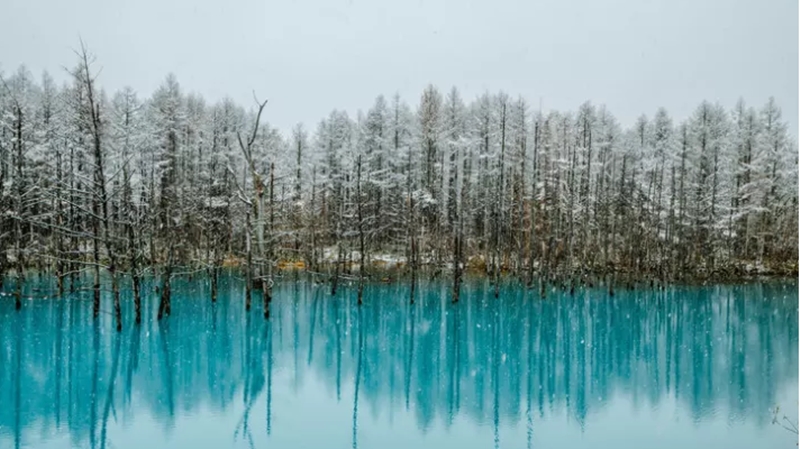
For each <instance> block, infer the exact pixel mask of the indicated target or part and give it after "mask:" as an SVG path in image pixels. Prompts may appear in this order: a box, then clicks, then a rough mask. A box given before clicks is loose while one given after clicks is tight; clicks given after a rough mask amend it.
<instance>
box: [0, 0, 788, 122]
mask: <svg viewBox="0 0 800 449" xmlns="http://www.w3.org/2000/svg"><path fill="white" fill-rule="evenodd" d="M79 38H82V39H83V40H84V41H85V42H86V44H87V45H88V47H89V49H90V51H91V52H92V53H94V54H95V56H96V58H97V67H98V68H100V69H102V70H101V72H100V75H99V82H100V84H101V85H102V86H103V87H104V88H105V89H106V90H107V91H115V90H117V89H120V88H122V87H124V86H131V87H133V88H134V89H135V90H136V91H137V92H139V94H140V95H141V96H149V95H150V94H151V93H152V92H153V91H154V90H155V89H156V88H157V87H158V86H159V85H160V84H161V83H162V82H163V81H164V79H165V77H166V75H167V74H168V73H169V72H173V73H174V74H175V75H176V76H177V78H178V81H179V82H180V84H181V86H182V88H183V90H184V92H197V93H199V94H202V95H203V96H204V97H205V98H206V100H207V101H209V102H212V101H216V100H219V99H221V98H224V97H225V96H229V97H231V98H233V99H234V100H235V101H237V102H238V103H239V104H242V105H244V106H246V107H254V103H253V97H252V92H253V91H255V92H256V93H257V94H258V96H259V97H261V98H268V99H269V104H268V106H267V108H266V110H265V111H264V117H265V118H266V119H267V120H268V121H269V122H270V123H271V124H272V125H274V126H277V127H278V128H279V129H281V130H283V131H284V132H288V131H289V130H290V129H291V127H292V126H293V125H294V124H295V123H298V122H303V123H305V124H306V127H307V128H311V129H314V128H315V127H316V124H317V123H318V121H319V120H320V119H322V118H323V117H325V116H327V115H328V114H329V113H330V111H332V110H333V109H344V110H346V111H347V112H348V113H350V114H351V116H355V114H356V112H357V111H358V110H359V109H361V110H364V111H366V110H367V109H368V108H369V107H370V106H371V105H372V104H373V102H374V100H375V97H376V96H377V95H379V94H384V95H386V96H387V97H390V96H392V95H393V94H394V93H399V94H400V95H401V97H403V99H404V100H406V101H407V102H408V103H409V104H411V105H412V106H416V105H417V104H418V102H419V98H420V95H421V93H422V89H423V88H424V87H425V86H426V85H427V84H429V83H432V84H434V85H436V86H438V87H439V89H440V90H441V91H442V92H443V93H444V92H447V91H448V90H449V89H450V88H451V87H452V86H455V87H457V88H458V89H459V90H460V92H461V94H462V96H463V97H464V98H465V99H467V100H471V99H474V98H475V97H477V96H478V95H480V94H482V93H484V92H486V91H490V92H498V91H500V90H503V91H505V92H507V93H509V94H510V95H512V96H517V95H521V96H522V97H524V98H526V99H527V100H528V102H529V104H531V105H532V107H533V108H534V109H536V108H538V107H539V104H541V106H542V108H543V110H545V111H547V110H550V109H558V110H573V111H574V110H577V108H578V106H579V105H580V104H581V103H583V102H584V101H586V100H590V101H592V102H593V103H595V104H598V105H599V104H605V105H606V106H607V107H608V108H609V110H610V111H611V112H612V113H614V114H615V115H616V117H617V118H618V119H619V121H620V122H621V123H622V124H623V125H625V126H629V125H632V124H633V123H634V121H635V119H636V118H637V117H638V116H639V115H641V114H643V113H644V114H647V115H648V116H649V117H652V116H653V115H654V114H655V111H656V110H657V108H659V107H662V106H663V107H665V108H667V110H668V111H669V112H670V114H671V115H672V116H673V118H675V119H676V121H678V120H682V119H684V118H686V117H688V116H689V115H690V114H691V113H692V112H693V110H694V109H695V108H696V107H697V105H698V104H699V103H700V101H702V100H703V99H706V100H709V101H712V102H717V101H718V102H720V104H722V105H723V106H725V107H726V108H732V107H733V106H734V105H735V103H736V101H737V99H739V98H740V97H741V98H743V99H744V100H745V101H746V102H747V103H748V104H750V105H754V106H757V107H761V106H762V105H763V104H764V103H766V101H767V99H768V98H769V97H770V96H774V97H775V99H776V100H777V102H778V104H779V105H780V106H781V108H782V109H783V113H784V118H785V119H786V120H787V122H788V123H789V130H790V132H791V133H792V135H794V136H797V135H798V1H797V0H768V1H763V0H668V1H667V0H608V1H597V0H574V1H566V0H483V1H475V0H387V1H378V0H372V1H366V0H284V1H274V0H227V1H222V0H218V1H211V0H172V1H169V0H138V1H121V0H69V1H67V0H2V4H1V5H0V69H2V70H3V71H5V72H6V73H8V72H10V71H13V70H16V68H17V67H18V66H19V65H20V64H25V65H26V66H27V67H28V69H29V70H31V71H32V72H33V73H34V74H36V75H37V76H38V75H39V74H40V73H41V72H42V71H43V70H48V71H49V72H50V73H51V75H53V76H54V77H55V78H56V80H65V79H66V78H67V74H66V72H65V70H64V67H69V66H73V65H74V64H75V62H76V58H75V55H74V53H73V50H74V49H76V48H78V47H79Z"/></svg>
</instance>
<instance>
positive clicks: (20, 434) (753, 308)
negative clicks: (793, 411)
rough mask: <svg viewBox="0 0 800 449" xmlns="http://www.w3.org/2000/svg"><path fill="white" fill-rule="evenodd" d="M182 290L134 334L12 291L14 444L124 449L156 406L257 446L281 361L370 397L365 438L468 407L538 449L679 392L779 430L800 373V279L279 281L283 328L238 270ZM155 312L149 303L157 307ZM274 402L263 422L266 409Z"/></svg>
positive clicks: (3, 314)
mask: <svg viewBox="0 0 800 449" xmlns="http://www.w3.org/2000/svg"><path fill="white" fill-rule="evenodd" d="M174 289H175V292H174V294H175V298H174V300H173V301H174V302H173V306H174V307H173V314H172V316H170V317H169V319H166V320H163V321H162V322H161V323H158V322H156V320H144V322H143V324H142V325H141V326H132V325H131V326H128V327H126V328H125V329H124V330H123V332H122V333H119V334H118V333H116V332H112V331H111V330H113V329H112V325H113V323H112V317H111V316H110V315H109V314H101V317H100V320H99V321H97V322H94V321H93V320H92V319H91V310H90V309H91V305H90V303H91V301H87V300H86V298H82V297H81V296H79V294H76V295H75V296H71V297H70V298H68V299H65V300H52V301H39V302H31V304H30V306H26V307H25V308H23V310H22V311H21V312H15V311H14V310H13V304H11V305H10V304H9V303H8V301H4V302H2V303H0V404H10V405H11V406H10V407H8V406H3V407H0V443H3V444H2V445H3V446H4V445H5V442H13V447H17V448H18V447H21V446H24V442H25V441H26V439H28V438H39V437H47V436H48V435H55V434H58V433H65V432H66V433H68V435H69V436H70V439H71V441H72V442H73V444H75V445H78V446H84V445H87V443H88V446H90V447H92V448H94V447H97V446H98V443H99V446H100V447H101V448H106V447H113V442H111V441H109V440H108V432H107V431H108V428H109V426H110V422H114V423H121V424H122V425H126V424H125V423H129V422H131V421H132V420H134V419H136V417H137V416H139V415H140V414H143V413H147V414H149V415H151V416H153V417H155V418H156V419H157V420H158V422H160V423H161V425H162V426H163V431H164V433H165V434H169V433H170V432H171V431H172V428H173V426H175V423H176V418H177V417H179V416H182V415H186V414H190V413H193V412H194V411H196V410H198V409H199V408H200V407H205V408H210V409H211V410H214V411H215V412H216V413H219V414H225V413H226V412H227V413H234V412H235V413H236V414H237V416H239V418H238V422H237V425H236V427H235V428H234V429H232V434H233V436H234V438H235V439H242V440H244V441H247V442H248V445H251V444H252V439H253V434H254V433H261V432H266V433H267V435H269V434H271V433H272V425H273V422H272V421H273V417H274V416H278V415H280V414H281V408H282V407H281V406H282V405H284V403H283V402H282V401H283V396H281V400H278V401H276V399H275V398H274V397H273V382H274V381H275V379H274V375H275V374H274V373H275V372H276V370H277V371H280V372H288V373H291V376H292V377H290V379H291V385H292V386H293V388H292V390H293V391H292V394H298V392H299V391H301V390H302V389H303V388H304V387H303V386H304V378H305V377H306V376H308V375H309V374H313V375H314V377H315V378H316V379H319V380H321V381H322V382H324V384H325V386H326V388H328V389H329V391H330V392H332V393H331V394H332V395H333V397H334V398H335V400H336V401H344V400H346V399H347V400H352V411H353V417H352V425H353V428H352V444H353V447H356V446H357V443H358V436H359V432H358V428H359V423H360V421H359V416H358V415H359V412H361V413H362V414H363V413H364V411H365V410H367V411H368V412H369V413H370V414H371V415H373V417H376V419H388V420H390V421H391V420H392V419H393V417H394V416H395V415H396V414H397V413H406V412H405V411H408V412H410V413H413V415H414V416H415V420H416V424H417V426H418V428H419V429H420V431H422V432H424V431H425V430H426V429H428V428H430V426H431V425H433V424H434V423H435V422H437V421H438V422H439V423H440V424H442V425H444V426H445V427H450V426H452V425H454V421H455V420H456V419H457V418H459V417H466V418H468V419H471V420H474V421H476V422H480V423H491V425H492V426H493V432H494V442H495V445H496V446H499V444H500V441H501V439H502V435H501V423H502V424H503V425H523V426H525V431H526V440H527V441H526V442H527V445H528V447H531V445H532V441H533V438H534V431H535V425H536V421H537V420H540V419H545V418H547V417H548V416H550V415H552V414H557V413H563V412H566V414H567V415H568V416H569V417H570V420H571V421H572V422H573V423H574V424H575V426H577V427H576V428H583V427H584V426H586V423H587V417H589V415H590V414H592V413H599V412H602V410H603V409H604V407H605V406H606V405H607V404H608V403H609V401H610V400H611V399H612V398H614V397H615V396H618V395H624V396H626V397H630V398H631V400H632V401H633V404H634V407H638V406H644V405H649V406H657V405H658V404H659V403H660V402H661V401H664V400H666V399H670V400H674V401H675V402H677V403H678V405H679V407H680V408H681V410H682V411H683V412H685V413H686V414H687V415H688V416H690V417H691V419H692V420H693V421H695V422H701V421H703V420H705V419H711V418H713V417H715V416H724V417H726V418H727V419H728V421H729V422H730V423H735V422H744V421H748V422H752V423H755V424H757V425H759V426H761V425H765V424H769V422H770V418H771V417H770V415H769V413H767V412H766V411H768V410H770V408H771V407H773V406H774V403H775V401H776V400H778V399H780V398H777V397H776V395H777V394H778V392H779V391H780V389H781V388H782V387H784V386H786V385H790V384H792V383H796V382H797V349H798V348H797V288H796V284H785V285H784V284H776V283H766V284H751V285H736V286H716V287H702V288H699V287H691V288H690V287H681V288H674V289H667V290H664V291H636V292H626V291H618V292H617V294H616V295H615V296H613V297H609V296H608V294H607V292H605V291H604V290H603V288H600V287H598V288H597V289H594V290H588V291H582V292H576V294H575V295H574V297H572V296H569V295H564V294H560V293H558V292H553V293H551V294H549V295H548V297H547V299H540V298H539V295H538V292H534V291H527V290H524V289H520V288H515V287H514V286H511V285H509V286H506V287H505V288H504V290H503V292H504V294H502V295H501V297H500V298H499V299H495V298H494V297H493V295H492V291H491V287H489V286H488V285H486V284H484V283H482V282H466V283H465V284H464V286H463V287H462V297H461V300H460V301H459V302H458V303H456V304H451V302H450V300H449V296H448V295H449V294H450V292H449V289H448V288H447V285H445V284H437V283H425V282H423V281H420V282H419V285H418V286H417V287H416V295H417V300H416V301H415V302H414V303H413V304H410V303H409V300H408V298H409V297H410V294H411V293H410V287H409V286H403V285H371V286H368V287H367V288H366V290H365V295H364V305H363V306H361V307H360V308H359V307H357V306H356V303H355V289H353V290H352V291H351V290H350V289H349V288H348V287H347V286H344V287H342V289H341V290H340V292H339V294H338V295H337V296H336V297H331V296H330V295H329V294H328V292H327V290H326V289H325V288H323V287H318V286H314V285H312V284H307V283H304V282H299V283H297V284H293V283H289V284H285V285H280V284H279V285H278V286H276V288H275V291H274V301H273V303H272V319H271V320H270V321H266V322H265V321H264V320H263V319H261V318H260V317H261V315H260V314H259V312H258V311H257V310H255V311H251V313H249V314H247V313H245V311H244V305H243V302H244V301H242V300H241V295H242V293H241V292H242V290H243V288H242V286H241V285H240V284H239V283H238V282H237V281H235V280H234V279H232V278H224V279H222V280H221V283H220V292H219V294H220V298H219V300H218V301H217V302H216V303H212V302H211V301H210V300H208V298H209V291H208V286H207V285H205V284H204V283H203V282H201V281H198V280H194V281H193V282H189V281H188V280H185V279H178V280H176V282H175V287H174ZM143 291H151V292H152V288H149V289H148V288H143ZM129 296H131V293H130V292H128V291H126V292H124V295H123V303H124V304H126V306H127V309H125V310H124V311H123V313H126V314H131V313H132V312H133V311H132V305H131V304H130V303H132V301H131V300H130V297H129ZM109 304H110V301H109V300H107V301H106V303H105V306H106V307H108V306H109ZM155 307H156V298H155V297H154V296H153V297H150V298H148V300H147V301H145V303H144V316H145V317H148V316H151V315H153V314H154V313H155ZM255 308H257V307H255ZM321 399H323V398H321ZM239 400H240V401H241V404H242V406H241V407H237V406H235V401H239ZM261 401H265V403H266V409H267V410H266V422H265V423H260V424H259V423H255V422H252V421H251V419H250V417H251V414H252V412H253V410H254V408H255V407H256V406H257V405H258V404H263V402H261ZM262 410H263V409H262ZM387 417H388V418H387ZM264 427H266V429H265V428H264Z"/></svg>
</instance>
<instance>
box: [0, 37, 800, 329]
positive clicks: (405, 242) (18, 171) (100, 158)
mask: <svg viewBox="0 0 800 449" xmlns="http://www.w3.org/2000/svg"><path fill="white" fill-rule="evenodd" d="M78 56H79V57H78V58H77V59H76V65H75V67H74V68H73V69H71V72H70V73H71V75H72V77H71V80H70V81H69V82H67V83H65V84H64V85H57V84H56V83H55V82H54V80H53V78H52V77H51V76H49V75H48V74H47V73H45V74H42V75H41V76H39V75H34V74H32V73H30V72H29V71H28V70H26V69H25V68H24V67H23V68H19V69H18V70H17V71H14V72H8V73H2V84H0V119H1V121H0V198H1V199H2V202H1V203H0V208H2V211H1V213H2V222H1V223H0V225H1V226H2V233H1V234H0V247H1V248H2V252H0V274H2V276H3V278H4V279H5V281H6V285H7V286H12V287H11V288H12V289H13V285H19V284H21V280H22V278H24V276H25V274H24V273H25V272H26V270H25V269H29V268H30V269H37V270H44V271H50V272H52V273H53V274H54V275H55V276H57V278H58V279H59V289H60V291H61V292H63V291H65V290H69V289H70V288H71V287H72V283H73V282H74V278H75V275H76V274H77V273H80V272H81V271H87V272H89V273H94V279H95V288H96V293H95V296H96V298H99V295H100V293H99V291H100V283H101V279H102V281H103V282H104V283H105V282H106V279H109V281H108V282H110V284H109V285H110V290H112V291H114V292H115V295H117V298H116V303H117V304H118V302H119V301H118V290H119V288H120V287H119V284H120V283H121V282H125V283H126V284H125V285H129V284H128V283H129V282H131V280H133V284H134V286H133V288H134V290H135V292H136V295H137V298H138V295H139V292H138V288H139V287H138V285H137V284H138V281H137V279H138V278H139V277H141V276H142V275H143V274H144V273H145V272H149V273H151V272H155V273H157V274H158V275H159V276H161V277H162V279H163V281H162V288H161V289H162V294H166V295H167V296H168V295H169V288H170V287H169V279H170V277H171V276H172V274H173V273H175V270H176V267H188V268H191V269H196V270H206V271H207V273H208V274H209V276H210V278H211V282H212V284H214V285H215V283H216V279H217V276H218V273H219V270H220V268H221V267H223V266H237V267H241V268H242V269H243V273H244V274H245V276H246V277H247V278H248V283H247V285H248V289H249V287H250V286H251V285H255V287H256V288H257V289H261V290H263V291H264V296H265V302H266V301H268V296H269V290H270V288H269V287H268V286H267V284H268V283H269V285H271V282H272V281H271V279H272V276H273V274H274V273H277V272H278V271H280V270H283V269H286V268H287V267H291V268H294V269H306V270H308V271H311V272H314V273H320V275H324V276H325V277H326V279H330V280H331V283H332V285H333V287H332V290H334V292H335V289H336V283H337V282H338V279H339V278H340V277H341V276H343V275H344V274H345V273H362V274H363V275H364V276H365V277H369V276H372V277H373V278H375V277H377V276H379V275H378V274H377V273H378V270H385V269H386V267H385V265H389V264H393V265H395V266H397V268H398V272H406V273H409V275H411V276H418V274H417V273H418V272H422V270H423V269H425V270H426V272H434V273H436V272H439V273H445V274H447V276H454V280H455V285H456V289H455V291H456V293H455V295H456V296H457V290H458V289H457V285H458V283H459V282H460V277H461V272H462V271H463V270H474V271H482V272H485V273H486V274H488V275H489V276H492V277H493V278H497V277H499V276H500V275H501V273H509V274H510V275H515V276H519V277H520V278H521V279H523V280H525V281H526V282H530V281H532V280H534V279H542V278H545V279H575V278H580V277H582V276H587V275H593V276H610V275H615V276H634V277H636V278H638V279H657V280H660V281H673V280H682V279H686V278H706V277H714V276H729V277H735V276H738V275H741V274H743V273H744V272H745V270H751V269H756V270H761V271H762V272H773V273H775V272H779V273H795V272H796V261H797V257H798V253H797V232H798V222H797V218H798V202H797V192H798V190H797V189H798V184H797V182H798V181H797V176H798V153H797V144H796V140H795V138H794V136H790V135H789V134H788V132H787V125H786V123H785V122H784V121H783V120H782V118H781V110H780V108H779V107H778V106H777V103H776V102H775V101H774V100H770V101H769V102H767V104H764V105H758V106H751V105H748V104H746V103H745V102H744V101H740V102H739V103H738V104H737V105H736V106H735V107H734V108H733V109H732V110H727V109H725V108H724V107H722V106H720V105H719V104H715V103H713V102H708V101H700V102H699V103H698V105H697V108H696V110H695V112H694V113H693V114H692V115H691V116H690V117H681V118H673V117H671V116H670V115H669V112H668V111H666V110H664V109H657V110H654V113H653V114H652V115H650V116H647V115H642V116H641V117H640V118H639V120H637V121H636V123H635V124H633V125H632V126H630V127H623V126H622V125H621V124H620V123H619V122H618V121H617V120H616V119H615V118H614V115H613V111H609V110H608V109H606V108H605V107H604V106H603V105H595V104H593V103H591V102H586V103H584V104H582V105H579V106H578V107H577V110H576V111H548V112H547V113H546V114H543V113H541V112H539V110H538V107H537V105H533V104H531V103H529V102H528V101H527V100H526V99H524V98H517V97H514V96H512V95H509V94H506V93H502V92H500V93H486V94H484V95H481V96H479V97H478V98H474V99H466V98H462V96H461V95H460V94H459V92H458V90H456V89H455V88H453V89H449V90H440V89H439V88H437V87H435V86H429V87H427V88H426V89H425V90H424V91H423V92H421V95H420V97H419V98H414V99H402V98H399V97H398V96H388V97H385V96H378V97H377V98H376V99H375V102H374V104H372V105H365V107H368V109H367V110H366V112H361V111H359V112H358V113H356V114H355V115H352V114H348V113H347V112H344V111H340V110H334V111H332V112H331V113H330V115H329V116H328V117H324V118H322V120H320V121H319V123H316V124H310V125H302V124H298V125H297V126H296V127H295V128H294V129H293V131H292V132H291V133H290V134H289V135H283V134H281V133H280V132H279V131H278V130H277V129H276V128H274V127H272V126H270V124H269V123H263V122H262V123H260V126H259V123H258V122H259V121H260V120H259V119H260V108H259V107H266V108H270V107H273V106H272V105H271V104H266V105H265V103H264V100H265V98H266V97H268V95H269V92H268V90H267V87H268V88H273V89H276V88H279V86H267V87H265V88H264V89H263V91H262V89H261V88H259V89H257V90H258V91H257V92H256V94H257V95H259V96H264V97H263V98H262V97H258V98H255V99H254V102H253V103H252V104H234V103H233V102H232V101H230V100H222V101H219V102H216V103H213V104H212V103H207V102H206V101H205V100H204V99H203V98H202V97H200V96H198V95H196V94H192V93H187V92H185V91H184V90H182V89H181V87H180V84H179V82H178V80H177V79H176V78H175V77H174V76H172V75H168V76H167V77H166V78H165V80H164V82H163V84H162V85H161V86H160V87H159V88H158V89H157V90H156V91H155V92H153V94H152V95H151V96H150V97H148V98H143V97H141V96H139V95H137V93H136V92H134V91H133V90H132V89H124V90H122V91H119V92H105V91H104V90H103V89H102V86H101V83H102V74H100V75H99V78H98V77H97V76H98V72H99V71H98V70H97V67H96V66H95V65H93V61H92V57H91V55H87V54H86V53H85V52H83V53H79V55H78ZM254 96H256V95H254ZM698 100H699V99H698ZM654 106H655V105H654ZM274 107H279V106H274ZM654 109H655V108H654ZM454 262H455V263H454ZM361 268H363V269H361ZM181 269H182V270H183V268H181ZM184 271H185V270H184ZM101 274H102V276H101ZM380 276H383V274H381V275H380ZM359 277H362V276H359ZM262 280H264V281H265V282H263V283H262V282H261V281H262ZM262 284H263V285H262ZM262 287H263V288H262ZM104 288H106V287H104ZM212 290H214V289H212ZM165 292H166V293H165ZM213 295H215V293H213V292H212V296H213ZM249 298H250V297H249V296H248V302H249ZM97 301H99V299H97ZM162 305H163V307H162V309H163V310H160V311H159V312H160V313H159V314H161V313H167V314H168V313H169V301H168V300H167V301H166V304H162ZM117 310H119V309H118V305H117Z"/></svg>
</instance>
